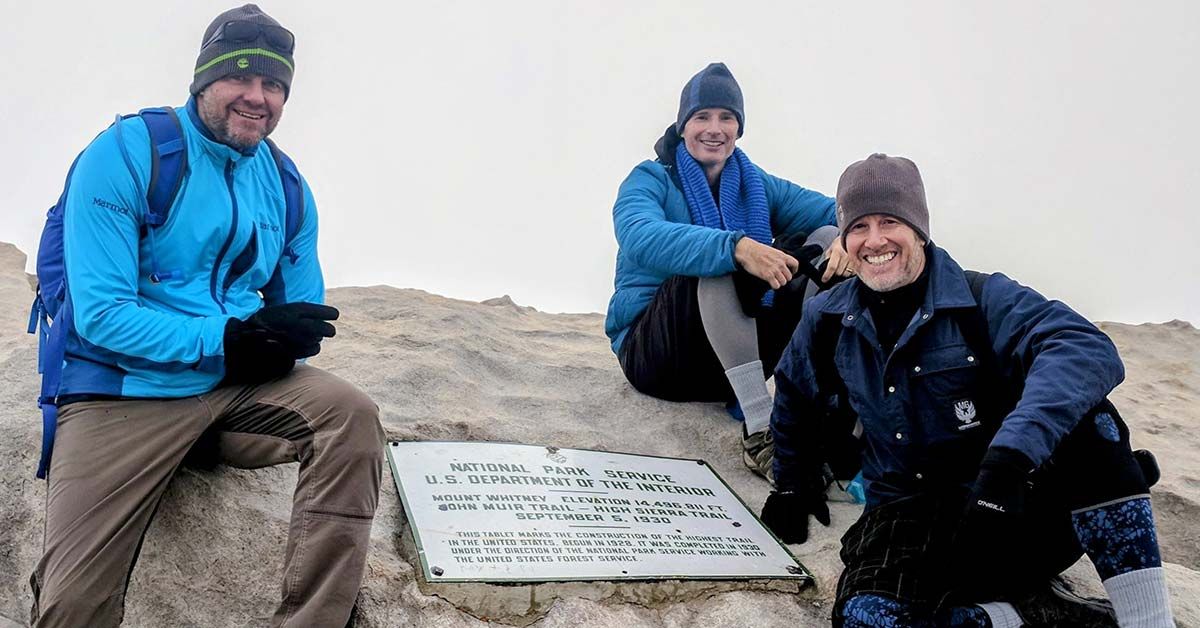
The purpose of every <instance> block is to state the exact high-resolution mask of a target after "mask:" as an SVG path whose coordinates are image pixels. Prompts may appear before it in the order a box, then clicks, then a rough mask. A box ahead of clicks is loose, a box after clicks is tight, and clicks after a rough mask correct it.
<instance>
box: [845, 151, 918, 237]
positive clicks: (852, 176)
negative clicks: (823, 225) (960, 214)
mask: <svg viewBox="0 0 1200 628" xmlns="http://www.w3.org/2000/svg"><path fill="white" fill-rule="evenodd" d="M869 214H887V215H889V216H894V217H896V218H899V219H900V220H903V221H904V222H906V223H908V226H910V227H912V228H913V229H914V230H915V231H916V232H917V234H918V235H920V236H921V239H922V240H925V241H926V242H928V241H929V206H928V205H927V204H926V202H925V184H923V183H921V173H920V171H918V170H917V165H916V164H914V163H913V162H912V161H909V160H908V159H905V158H904V157H888V156H887V155H884V154H883V153H875V154H874V155H871V156H870V157H867V158H866V159H864V160H862V161H856V162H854V163H852V164H850V167H849V168H846V171H845V172H843V173H842V178H841V179H840V180H838V187H837V224H838V231H840V232H841V234H842V245H843V246H845V244H846V230H847V229H849V228H850V226H851V225H853V224H854V223H855V222H856V221H857V220H858V219H859V218H862V217H863V216H867V215H869Z"/></svg>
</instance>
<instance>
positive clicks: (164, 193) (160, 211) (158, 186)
mask: <svg viewBox="0 0 1200 628" xmlns="http://www.w3.org/2000/svg"><path fill="white" fill-rule="evenodd" d="M138 116H139V117H140V118H141V119H142V121H143V122H145V123H146V129H147V130H148V131H149V132H150V183H149V185H147V186H146V203H147V206H148V207H149V211H148V213H147V215H146V224H147V225H148V226H151V227H158V226H161V225H162V224H163V223H165V222H166V221H167V213H168V212H169V211H170V210H171V205H172V204H173V203H174V202H175V197H176V196H177V195H178V194H179V187H180V186H181V185H182V184H183V174H184V172H186V171H187V164H188V160H187V143H186V142H185V141H184V140H183V127H182V126H180V124H179V116H177V115H176V114H175V110H174V109H172V108H170V107H155V108H152V109H142V110H141V111H139V112H138Z"/></svg>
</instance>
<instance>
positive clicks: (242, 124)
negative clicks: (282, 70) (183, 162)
mask: <svg viewBox="0 0 1200 628" xmlns="http://www.w3.org/2000/svg"><path fill="white" fill-rule="evenodd" d="M285 95H286V91H285V90H284V87H283V84H282V83H280V82H279V81H276V80H274V79H270V78H266V77H263V76H259V75H258V74H241V75H234V76H227V77H225V78H223V79H220V80H217V81H214V82H213V83H211V84H210V85H209V86H208V87H205V88H204V91H202V92H200V93H199V94H197V95H196V109H197V110H198V111H199V112H200V119H201V120H203V121H204V125H205V126H207V127H208V130H209V131H210V132H211V133H212V134H213V137H215V138H216V139H217V141H218V142H221V143H222V144H226V145H229V146H232V147H234V148H236V149H238V150H245V149H248V148H251V147H253V146H254V145H256V144H258V143H259V142H261V141H262V139H263V138H264V137H266V136H268V135H270V134H271V131H274V130H275V125H277V124H279V118H280V117H281V116H282V115H283V101H284V97H285Z"/></svg>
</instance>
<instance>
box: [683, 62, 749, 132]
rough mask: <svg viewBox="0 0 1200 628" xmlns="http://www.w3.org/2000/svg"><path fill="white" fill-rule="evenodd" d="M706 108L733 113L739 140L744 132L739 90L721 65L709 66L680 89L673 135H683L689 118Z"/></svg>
mask: <svg viewBox="0 0 1200 628" xmlns="http://www.w3.org/2000/svg"><path fill="white" fill-rule="evenodd" d="M709 107H720V108H722V109H728V110H730V111H732V112H733V115H735V116H737V120H738V137H741V136H742V132H743V131H744V130H745V128H746V114H745V107H744V106H743V105H742V88H741V87H738V84H737V81H736V80H734V78H733V74H731V73H730V72H729V68H727V67H725V64H724V63H710V64H708V67H707V68H704V69H703V70H700V72H698V73H697V74H696V76H693V77H692V80H690V81H688V82H687V85H684V86H683V93H682V94H680V95H679V117H678V118H676V119H675V131H676V132H677V133H679V134H680V135H683V127H684V125H686V124H687V121H688V119H689V118H691V117H692V114H694V113H696V112H697V111H700V110H701V109H708V108H709Z"/></svg>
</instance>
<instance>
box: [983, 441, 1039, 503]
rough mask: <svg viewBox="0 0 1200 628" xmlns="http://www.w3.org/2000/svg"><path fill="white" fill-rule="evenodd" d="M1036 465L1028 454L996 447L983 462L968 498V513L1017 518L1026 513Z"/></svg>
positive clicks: (988, 452) (985, 455)
mask: <svg viewBox="0 0 1200 628" xmlns="http://www.w3.org/2000/svg"><path fill="white" fill-rule="evenodd" d="M1032 470H1033V463H1032V462H1030V460H1029V457H1028V456H1026V455H1025V454H1023V453H1021V452H1019V451H1017V450H1015V449H1007V448H1003V447H992V448H989V449H988V450H987V453H986V454H984V456H983V461H982V462H980V463H979V476H978V477H976V478H975V485H974V486H972V487H971V493H970V495H969V497H968V498H967V514H968V515H970V514H972V513H978V514H981V515H989V516H998V517H1017V516H1020V515H1021V513H1023V512H1024V511H1025V491H1026V489H1027V488H1028V482H1029V472H1030V471H1032Z"/></svg>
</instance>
